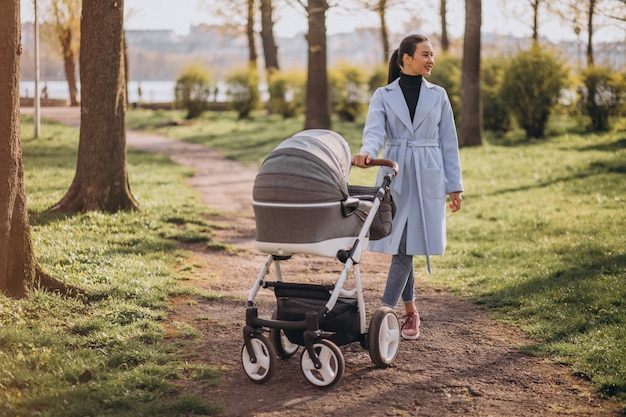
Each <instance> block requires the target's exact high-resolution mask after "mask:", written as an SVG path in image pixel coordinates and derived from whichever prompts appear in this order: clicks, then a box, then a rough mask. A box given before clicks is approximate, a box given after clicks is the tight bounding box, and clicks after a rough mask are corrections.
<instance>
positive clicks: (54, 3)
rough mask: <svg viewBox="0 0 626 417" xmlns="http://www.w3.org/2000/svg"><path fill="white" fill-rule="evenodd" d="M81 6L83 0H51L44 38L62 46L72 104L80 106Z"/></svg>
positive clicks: (61, 50) (46, 14) (45, 20)
mask: <svg viewBox="0 0 626 417" xmlns="http://www.w3.org/2000/svg"><path fill="white" fill-rule="evenodd" d="M80 7H81V0H49V4H48V8H47V9H46V10H45V12H44V16H46V17H45V19H44V22H45V23H44V25H43V29H44V30H43V33H44V36H43V37H42V39H43V40H44V41H47V42H48V43H50V44H52V43H54V46H55V48H58V47H60V53H61V56H62V57H63V68H64V70H65V79H66V80H67V86H68V89H69V96H70V105H72V106H78V105H79V102H78V88H77V87H76V54H77V52H78V48H79V44H80Z"/></svg>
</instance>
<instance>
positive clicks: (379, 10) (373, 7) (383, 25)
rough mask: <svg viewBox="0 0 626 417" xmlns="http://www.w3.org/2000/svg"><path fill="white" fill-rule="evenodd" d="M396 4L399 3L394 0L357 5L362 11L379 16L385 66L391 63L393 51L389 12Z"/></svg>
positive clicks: (371, 0) (372, 0)
mask: <svg viewBox="0 0 626 417" xmlns="http://www.w3.org/2000/svg"><path fill="white" fill-rule="evenodd" d="M394 3H397V2H394V1H393V0H357V5H358V6H359V8H360V9H362V8H364V9H366V10H369V11H372V12H375V13H376V14H377V15H378V20H379V22H380V40H381V43H382V47H383V56H382V62H383V64H386V63H387V62H388V61H389V51H390V50H391V48H390V46H389V28H387V11H388V10H389V8H390V7H392V6H393V5H394ZM359 11H360V10H359ZM355 12H356V11H355Z"/></svg>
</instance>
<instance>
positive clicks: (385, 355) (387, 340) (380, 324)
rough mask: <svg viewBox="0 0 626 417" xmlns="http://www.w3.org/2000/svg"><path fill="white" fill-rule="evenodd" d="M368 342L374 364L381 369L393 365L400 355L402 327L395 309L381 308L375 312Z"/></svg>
mask: <svg viewBox="0 0 626 417" xmlns="http://www.w3.org/2000/svg"><path fill="white" fill-rule="evenodd" d="M368 342H369V352H370V358H372V362H374V364H375V365H376V366H377V367H379V368H387V367H388V366H389V365H391V363H392V362H393V361H394V359H395V358H396V355H397V354H398V346H399V344H400V325H399V323H398V316H396V313H395V312H394V311H393V309H391V308H389V307H380V308H379V309H377V310H376V311H375V312H374V315H373V316H372V320H371V322H370V327H369V332H368Z"/></svg>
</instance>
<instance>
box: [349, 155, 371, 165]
mask: <svg viewBox="0 0 626 417" xmlns="http://www.w3.org/2000/svg"><path fill="white" fill-rule="evenodd" d="M372 159H373V158H372V155H370V154H368V153H359V154H356V155H352V165H356V166H358V167H359V168H367V167H368V166H369V164H370V162H371V161H372Z"/></svg>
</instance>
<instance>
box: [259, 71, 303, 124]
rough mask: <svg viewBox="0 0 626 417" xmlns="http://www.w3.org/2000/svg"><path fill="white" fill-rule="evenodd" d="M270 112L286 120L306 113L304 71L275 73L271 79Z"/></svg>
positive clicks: (269, 88)
mask: <svg viewBox="0 0 626 417" xmlns="http://www.w3.org/2000/svg"><path fill="white" fill-rule="evenodd" d="M268 90H269V93H270V103H269V107H270V112H271V113H276V114H280V115H282V116H283V117H284V118H285V119H288V118H290V117H296V116H298V115H300V114H302V112H303V111H304V98H305V92H306V75H305V74H304V72H302V71H296V70H294V71H289V72H274V73H272V74H271V75H270V77H269V85H268Z"/></svg>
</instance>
